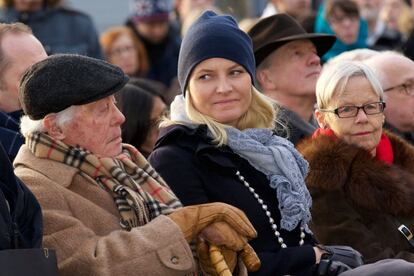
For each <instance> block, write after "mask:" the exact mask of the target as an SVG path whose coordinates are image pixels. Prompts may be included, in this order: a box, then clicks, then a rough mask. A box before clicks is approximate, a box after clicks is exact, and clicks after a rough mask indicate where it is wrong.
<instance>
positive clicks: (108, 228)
mask: <svg viewBox="0 0 414 276" xmlns="http://www.w3.org/2000/svg"><path fill="white" fill-rule="evenodd" d="M14 166H15V173H16V175H17V176H18V177H19V178H20V179H21V180H22V181H23V182H24V183H25V184H26V185H27V186H28V187H29V188H30V189H31V190H32V192H33V193H34V195H35V196H36V197H37V199H38V200H39V202H40V205H41V207H42V209H43V210H42V212H43V221H44V237H43V238H44V246H45V247H48V248H54V249H56V253H57V256H58V263H59V270H60V275H62V276H65V275H70V276H72V275H99V276H109V275H185V274H187V273H189V272H191V271H193V270H194V269H195V263H194V260H193V257H192V254H191V250H190V247H189V246H188V244H187V242H186V241H185V239H184V237H183V235H182V233H181V231H180V229H179V228H178V226H177V225H176V224H175V223H174V222H173V221H172V220H170V219H169V218H168V217H166V216H160V217H158V218H156V219H154V220H153V221H151V222H150V223H148V224H147V225H145V226H143V227H139V228H135V229H133V230H132V231H130V232H127V231H124V230H121V227H120V225H119V213H118V210H117V208H116V206H115V204H114V201H113V199H112V197H111V196H110V194H109V193H107V192H106V191H104V190H103V189H101V188H100V187H98V186H97V185H95V184H93V183H92V182H91V181H90V180H88V179H87V178H85V177H84V176H81V174H80V171H79V170H78V169H75V168H73V167H70V166H68V165H65V164H63V163H59V162H55V161H52V160H47V159H39V158H37V157H35V156H34V155H33V154H32V153H31V152H30V151H29V149H28V148H27V147H26V146H25V145H23V146H22V147H21V149H20V151H19V153H18V155H17V157H16V159H15V162H14Z"/></svg>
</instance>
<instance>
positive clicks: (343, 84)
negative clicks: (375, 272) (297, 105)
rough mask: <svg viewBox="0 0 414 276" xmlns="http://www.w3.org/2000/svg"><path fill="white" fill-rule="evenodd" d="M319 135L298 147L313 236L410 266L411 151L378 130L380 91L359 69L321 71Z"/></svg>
mask: <svg viewBox="0 0 414 276" xmlns="http://www.w3.org/2000/svg"><path fill="white" fill-rule="evenodd" d="M316 95H317V103H318V108H317V110H316V112H315V114H316V117H317V119H318V123H319V126H320V128H319V129H318V130H317V131H316V132H315V134H314V135H313V137H312V139H309V140H307V141H304V142H303V143H301V144H300V145H298V149H299V151H300V152H301V153H302V154H303V155H304V157H305V158H306V159H307V160H308V161H309V165H310V172H309V175H308V176H307V179H306V181H307V185H308V188H309V189H310V191H311V194H312V197H313V208H312V216H313V224H312V230H313V231H314V233H315V235H316V236H317V237H318V239H319V240H320V241H321V242H323V243H326V244H338V243H340V244H346V245H349V246H352V247H354V248H356V249H357V250H359V251H360V252H361V253H362V254H363V256H364V258H365V260H366V261H367V262H374V261H376V260H380V259H384V258H401V259H405V260H408V261H411V262H414V241H413V236H412V234H411V233H413V231H414V148H413V147H412V146H410V145H409V144H407V143H406V142H404V141H403V140H402V139H400V138H398V137H396V136H395V135H393V134H391V133H389V132H386V131H384V130H383V123H384V114H383V111H384V108H385V103H384V101H383V91H382V88H381V86H380V83H379V82H378V80H377V79H376V78H375V76H374V74H373V72H372V71H371V70H370V69H369V68H368V67H367V66H366V65H364V64H362V63H358V62H350V61H345V62H340V63H337V64H334V65H332V66H329V67H327V68H325V70H324V71H323V73H322V74H321V76H320V79H319V80H318V83H317V87H316Z"/></svg>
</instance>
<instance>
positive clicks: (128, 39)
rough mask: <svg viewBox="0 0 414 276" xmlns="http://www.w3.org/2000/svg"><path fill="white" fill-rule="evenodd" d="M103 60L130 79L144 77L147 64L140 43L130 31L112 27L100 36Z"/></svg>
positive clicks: (144, 51) (145, 54) (146, 58)
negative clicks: (119, 69) (120, 70)
mask: <svg viewBox="0 0 414 276" xmlns="http://www.w3.org/2000/svg"><path fill="white" fill-rule="evenodd" d="M100 43H101V45H102V49H103V51H104V54H105V58H106V60H107V61H109V62H110V63H112V64H114V65H116V66H118V67H120V68H121V69H122V70H123V71H124V72H125V74H127V75H128V76H130V77H145V76H146V75H147V73H148V68H149V63H148V56H147V52H146V50H145V48H144V45H143V44H142V42H141V41H140V40H139V39H138V38H137V37H136V36H135V35H134V33H133V32H132V31H131V29H129V28H127V27H123V26H119V27H112V28H109V29H108V30H106V31H105V32H104V33H102V35H101V36H100Z"/></svg>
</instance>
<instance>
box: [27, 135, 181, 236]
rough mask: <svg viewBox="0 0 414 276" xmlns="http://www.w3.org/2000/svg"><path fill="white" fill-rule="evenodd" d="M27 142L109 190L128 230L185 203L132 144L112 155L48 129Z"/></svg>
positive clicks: (40, 155)
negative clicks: (75, 144) (70, 142)
mask: <svg viewBox="0 0 414 276" xmlns="http://www.w3.org/2000/svg"><path fill="white" fill-rule="evenodd" d="M26 143H27V146H28V147H29V149H30V151H31V152H32V153H33V154H34V155H35V156H36V157H38V158H46V159H51V160H54V161H57V162H62V163H64V164H67V165H69V166H72V167H75V168H77V169H79V170H80V171H81V172H82V173H83V174H86V175H87V176H89V178H92V179H93V180H94V181H95V182H96V184H98V185H99V186H100V187H102V188H103V189H105V190H107V191H108V192H109V193H110V194H111V195H112V197H113V199H114V202H115V204H116V206H117V208H118V210H119V213H120V215H121V220H120V224H121V227H123V228H124V229H126V230H128V231H129V230H131V228H133V227H137V226H142V225H145V224H146V223H148V222H149V221H151V220H152V219H153V218H155V217H157V216H158V215H161V214H169V213H171V212H173V209H176V208H179V207H181V206H182V205H181V203H180V201H179V200H178V199H177V197H176V196H175V195H174V193H173V192H172V191H171V190H170V188H169V187H168V185H167V184H166V183H165V182H164V180H163V179H162V178H161V177H160V176H159V175H158V174H157V173H156V172H155V170H154V169H153V168H152V167H151V166H150V165H149V163H148V162H147V160H146V159H145V158H144V157H143V156H142V155H141V154H140V153H139V152H138V150H136V149H135V148H134V147H133V146H130V145H127V144H124V145H123V151H122V153H121V154H120V155H118V156H117V157H115V158H109V157H98V156H96V155H94V154H93V153H91V152H89V151H87V150H85V149H82V148H80V147H72V146H68V145H66V144H64V143H63V142H61V141H59V140H55V139H53V138H52V137H50V136H48V135H47V134H45V133H38V132H37V133H31V134H29V135H28V137H27V139H26Z"/></svg>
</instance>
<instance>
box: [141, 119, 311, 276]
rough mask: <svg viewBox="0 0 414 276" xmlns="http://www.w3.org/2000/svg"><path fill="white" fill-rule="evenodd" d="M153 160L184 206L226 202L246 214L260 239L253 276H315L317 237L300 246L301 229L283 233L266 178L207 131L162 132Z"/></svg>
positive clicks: (174, 128) (255, 241)
mask: <svg viewBox="0 0 414 276" xmlns="http://www.w3.org/2000/svg"><path fill="white" fill-rule="evenodd" d="M148 161H149V162H150V163H151V165H152V166H153V167H154V169H155V170H156V171H157V172H158V173H159V174H160V175H161V176H162V177H163V178H164V179H165V181H166V182H167V183H168V185H169V186H170V187H171V189H172V190H173V191H174V193H175V194H176V195H177V197H178V198H179V199H180V200H181V202H182V203H183V204H184V205H193V204H201V203H207V202H224V203H227V204H230V205H233V206H236V207H237V208H239V209H241V210H242V211H244V212H245V214H246V215H247V217H248V218H249V220H250V221H251V223H252V224H253V226H254V228H255V229H256V230H257V233H258V237H257V238H256V239H253V240H252V241H250V244H251V245H252V247H253V248H254V249H255V251H256V253H257V254H258V256H259V258H260V260H261V263H262V266H261V268H260V270H259V271H258V272H257V273H250V274H249V275H286V274H291V275H312V274H313V269H314V264H315V253H314V250H313V248H312V247H313V245H314V244H315V241H314V239H313V237H312V235H309V234H307V235H306V238H305V245H304V246H301V247H300V246H299V240H300V238H299V235H300V230H299V227H297V228H296V229H294V230H293V231H286V230H283V229H282V230H281V229H280V226H279V225H280V219H281V215H280V211H279V207H278V205H279V202H278V200H277V197H276V190H274V189H272V188H271V187H270V185H269V181H268V179H267V178H266V176H265V175H264V174H263V173H261V172H260V171H258V170H256V169H254V168H253V167H252V166H251V165H250V164H249V163H248V161H247V160H245V159H243V158H241V157H239V156H238V155H237V154H235V153H234V152H232V150H231V149H230V148H229V147H227V146H223V147H217V146H215V145H214V144H213V143H212V141H211V138H209V137H207V128H206V126H200V127H199V128H197V129H191V128H188V127H186V126H183V125H173V126H170V127H167V128H164V129H161V132H160V138H159V140H158V141H157V144H156V146H155V148H154V150H153V152H152V153H151V155H150V157H149V159H148ZM237 171H240V172H241V175H243V176H244V177H245V179H246V180H247V182H249V183H250V185H251V187H253V188H254V189H255V191H256V193H258V194H259V195H260V197H261V198H262V199H263V201H264V203H265V204H266V205H267V207H268V210H269V211H270V212H271V214H272V218H273V219H274V220H275V222H276V224H277V225H278V226H279V231H280V232H281V236H282V238H283V239H284V241H285V243H286V244H287V245H288V248H286V249H281V247H280V244H279V243H278V240H277V238H276V236H275V235H274V233H273V231H272V228H271V225H270V223H269V219H268V217H267V216H266V214H265V211H263V210H262V206H261V205H260V204H259V203H258V201H257V200H256V199H255V197H254V196H253V194H252V193H251V192H250V191H249V189H248V188H246V187H245V186H244V185H243V183H242V182H240V180H239V179H238V177H237V176H236V172H237Z"/></svg>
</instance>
